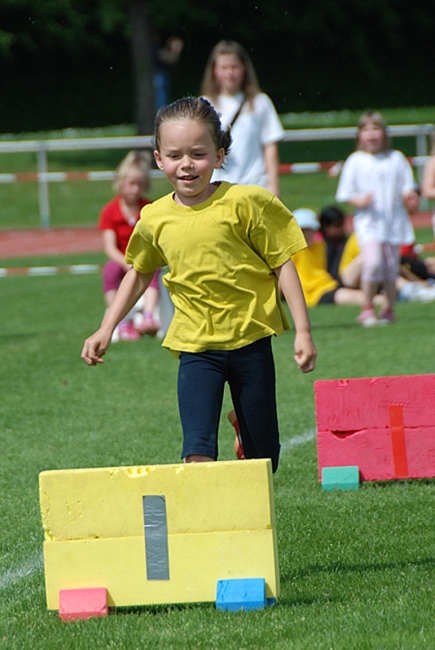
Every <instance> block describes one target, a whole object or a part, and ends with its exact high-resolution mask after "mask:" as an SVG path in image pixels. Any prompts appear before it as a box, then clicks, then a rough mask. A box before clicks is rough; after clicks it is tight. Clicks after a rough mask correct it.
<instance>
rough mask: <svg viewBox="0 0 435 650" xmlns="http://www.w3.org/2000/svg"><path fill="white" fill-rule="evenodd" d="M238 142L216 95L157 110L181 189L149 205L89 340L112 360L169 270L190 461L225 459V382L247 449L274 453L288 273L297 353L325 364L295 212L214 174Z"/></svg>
mask: <svg viewBox="0 0 435 650" xmlns="http://www.w3.org/2000/svg"><path fill="white" fill-rule="evenodd" d="M230 142H231V136H230V135H229V132H228V131H227V132H224V131H223V130H222V127H221V124H220V121H219V117H218V115H217V113H216V111H215V110H214V108H213V107H212V106H211V104H210V103H209V102H208V101H206V100H205V99H197V98H191V97H189V98H185V99H181V100H179V101H177V102H175V103H173V104H170V105H169V106H166V107H164V108H162V109H161V110H160V111H159V113H158V114H157V118H156V130H155V145H156V150H155V152H154V154H155V159H156V162H157V165H158V167H159V168H160V169H161V170H163V171H164V172H165V174H166V176H167V178H168V179H169V181H170V183H171V184H172V186H173V188H174V192H173V193H172V194H169V195H167V196H165V197H163V198H162V199H160V200H158V201H156V202H154V203H153V204H151V205H147V206H146V207H145V208H144V209H143V210H142V213H141V219H140V221H139V222H138V224H137V226H136V228H135V231H134V233H133V235H132V238H131V240H130V243H129V245H128V248H127V253H126V260H127V262H129V263H131V264H132V265H133V268H132V269H131V270H130V271H128V273H127V275H126V276H125V278H124V280H123V282H122V284H121V286H120V288H119V290H118V293H117V296H116V298H115V300H114V302H113V304H112V306H111V308H110V309H109V311H108V313H107V314H106V316H105V317H104V319H103V322H102V324H101V326H100V328H99V330H98V331H97V332H96V333H94V334H93V335H92V336H91V337H90V338H88V339H87V340H86V341H85V344H84V347H83V351H82V358H83V359H84V361H85V362H86V363H87V364H88V365H96V364H97V363H102V362H103V359H102V357H103V355H104V354H105V352H106V350H107V348H108V347H109V344H110V338H111V334H112V332H113V329H114V328H115V327H116V324H117V323H118V322H119V320H120V319H122V317H123V316H124V314H125V313H126V312H127V311H128V310H129V309H130V307H131V306H132V305H133V304H134V302H135V301H136V300H137V297H138V296H139V295H140V294H141V293H142V292H143V291H144V290H145V289H146V287H147V286H148V283H149V282H150V281H151V278H152V277H153V274H154V272H155V270H156V269H157V268H159V267H161V266H164V265H168V267H169V272H168V273H167V274H166V276H165V278H164V282H165V284H166V286H167V287H168V289H169V291H170V294H171V297H172V300H173V302H174V306H175V315H174V318H173V320H172V323H171V326H170V328H169V330H168V333H167V335H166V338H165V340H164V341H163V345H164V346H165V347H167V348H168V349H169V350H171V351H172V352H173V353H174V354H175V355H176V356H177V357H179V360H180V361H179V375H178V401H179V409H180V417H181V423H182V429H183V440H184V442H183V451H182V458H184V460H185V462H201V461H213V460H216V459H217V457H218V442H217V434H218V426H219V418H220V412H221V407H222V399H223V392H224V385H225V382H228V384H229V386H230V391H231V396H232V400H233V403H234V407H235V410H236V414H237V418H238V421H239V426H240V433H241V438H242V442H243V447H244V453H245V457H246V458H271V459H272V468H273V471H276V469H277V466H278V457H279V449H280V445H279V433H278V422H277V413H276V396H275V370H274V362H273V356H272V349H271V337H272V336H273V335H278V334H282V333H283V331H284V329H287V328H288V327H289V325H288V322H287V319H286V316H285V314H284V311H283V310H282V307H281V302H280V298H279V292H278V280H279V282H280V286H281V289H282V291H283V294H284V296H285V299H286V301H287V303H288V305H289V308H290V312H291V314H292V317H293V321H294V325H295V330H296V335H295V343H294V348H295V355H294V359H295V361H296V363H297V365H298V366H299V368H300V369H301V370H302V371H303V372H309V371H310V370H313V368H314V364H315V357H316V351H315V347H314V344H313V341H312V338H311V333H310V322H309V318H308V314H307V308H306V305H305V301H304V297H303V293H302V289H301V286H300V283H299V278H298V276H297V273H296V270H295V267H294V265H293V263H292V261H291V259H290V258H291V256H292V255H293V254H294V253H296V252H297V251H298V250H300V249H301V248H304V247H305V245H306V244H305V240H304V238H303V235H302V233H301V230H300V228H299V226H298V225H297V223H296V221H295V220H294V218H293V216H292V214H291V213H290V212H289V211H288V210H287V208H285V207H284V205H283V204H282V203H281V202H280V201H279V199H277V198H276V197H275V196H274V195H273V194H271V193H270V192H269V191H268V190H265V189H262V188H257V187H255V188H254V187H247V186H243V185H231V184H229V183H226V182H221V183H219V182H217V183H211V182H210V179H211V175H212V173H213V170H214V169H215V168H216V167H221V166H222V164H223V162H224V157H225V154H226V152H227V151H228V148H229V145H230Z"/></svg>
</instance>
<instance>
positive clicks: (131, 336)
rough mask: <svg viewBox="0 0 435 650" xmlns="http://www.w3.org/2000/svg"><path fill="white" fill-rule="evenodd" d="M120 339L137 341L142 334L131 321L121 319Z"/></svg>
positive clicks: (119, 327) (119, 326)
mask: <svg viewBox="0 0 435 650" xmlns="http://www.w3.org/2000/svg"><path fill="white" fill-rule="evenodd" d="M118 337H119V341H137V340H138V339H140V334H139V332H137V331H136V330H135V328H134V326H133V323H132V322H131V321H121V322H120V323H119V325H118Z"/></svg>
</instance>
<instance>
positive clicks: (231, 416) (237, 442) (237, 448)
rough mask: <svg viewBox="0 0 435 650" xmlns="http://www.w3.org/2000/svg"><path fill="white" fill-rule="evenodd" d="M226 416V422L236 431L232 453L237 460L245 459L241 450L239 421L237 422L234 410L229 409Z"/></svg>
mask: <svg viewBox="0 0 435 650" xmlns="http://www.w3.org/2000/svg"><path fill="white" fill-rule="evenodd" d="M227 417H228V422H230V423H231V424H232V425H233V427H234V429H235V431H236V437H235V439H234V453H235V454H236V456H237V458H238V459H239V460H245V452H244V451H243V445H242V438H241V437H240V428H239V423H238V422H237V416H236V412H235V411H234V410H231V411H230V412H229V413H228V415H227Z"/></svg>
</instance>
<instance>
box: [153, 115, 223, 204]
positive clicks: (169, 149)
mask: <svg viewBox="0 0 435 650" xmlns="http://www.w3.org/2000/svg"><path fill="white" fill-rule="evenodd" d="M154 156H155V159H156V163H157V166H158V167H159V169H161V170H162V171H164V172H165V174H166V176H167V178H168V180H169V182H170V183H171V185H172V187H173V188H174V190H175V196H174V199H175V201H176V203H179V204H180V205H197V204H198V203H202V202H203V201H206V200H207V199H208V198H209V197H210V196H211V195H212V194H213V192H214V190H215V187H214V186H213V185H212V184H211V183H210V179H211V175H212V174H213V170H214V169H215V168H217V167H221V166H222V163H223V160H224V156H225V151H224V149H216V145H215V143H214V141H213V138H212V136H211V133H210V130H209V129H208V128H207V126H206V125H205V124H203V123H202V122H199V121H198V120H190V119H181V120H176V121H174V122H163V124H161V126H160V150H159V151H154Z"/></svg>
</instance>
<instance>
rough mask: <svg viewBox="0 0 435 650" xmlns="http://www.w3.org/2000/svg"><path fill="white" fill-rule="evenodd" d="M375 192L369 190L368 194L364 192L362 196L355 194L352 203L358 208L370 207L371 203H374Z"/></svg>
mask: <svg viewBox="0 0 435 650" xmlns="http://www.w3.org/2000/svg"><path fill="white" fill-rule="evenodd" d="M373 198H374V196H373V193H372V192H368V193H367V194H363V195H361V196H355V197H354V198H353V199H352V201H350V203H351V204H352V205H354V206H355V207H356V208H368V207H369V205H371V204H372V203H373Z"/></svg>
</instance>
